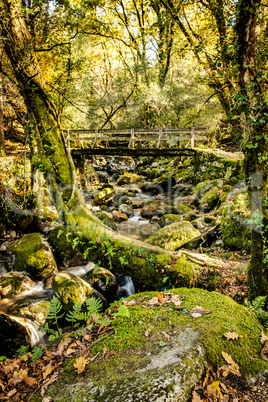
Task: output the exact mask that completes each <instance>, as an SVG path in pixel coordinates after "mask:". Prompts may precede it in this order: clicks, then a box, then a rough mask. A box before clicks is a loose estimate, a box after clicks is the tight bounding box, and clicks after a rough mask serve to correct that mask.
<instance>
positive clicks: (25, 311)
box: [8, 290, 53, 324]
mask: <svg viewBox="0 0 268 402" xmlns="http://www.w3.org/2000/svg"><path fill="white" fill-rule="evenodd" d="M52 293H53V292H52V291H51V290H50V291H47V295H46V294H44V295H43V296H42V297H41V296H36V297H35V296H33V295H32V296H31V295H30V296H28V297H26V298H25V299H23V300H18V301H15V303H14V304H13V305H12V306H11V307H10V308H9V310H8V314H11V315H16V316H19V317H23V318H27V319H30V320H33V321H35V322H38V324H44V323H45V321H46V317H47V314H48V310H49V305H50V298H51V296H52Z"/></svg>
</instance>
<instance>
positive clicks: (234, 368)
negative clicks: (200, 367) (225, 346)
mask: <svg viewBox="0 0 268 402" xmlns="http://www.w3.org/2000/svg"><path fill="white" fill-rule="evenodd" d="M221 353H222V356H223V358H224V360H225V361H226V362H227V363H228V364H229V366H223V367H222V369H223V370H224V371H223V373H222V375H223V376H224V377H226V376H227V375H228V374H229V372H231V373H232V374H235V375H237V376H240V375H241V374H240V372H239V366H238V364H236V363H235V362H234V361H233V359H232V356H230V355H228V353H225V352H221Z"/></svg>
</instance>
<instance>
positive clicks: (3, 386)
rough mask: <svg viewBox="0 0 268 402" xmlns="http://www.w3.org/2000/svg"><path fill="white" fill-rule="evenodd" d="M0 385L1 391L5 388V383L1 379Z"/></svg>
mask: <svg viewBox="0 0 268 402" xmlns="http://www.w3.org/2000/svg"><path fill="white" fill-rule="evenodd" d="M0 387H1V388H2V391H4V390H5V389H6V384H5V383H4V382H3V381H2V380H0Z"/></svg>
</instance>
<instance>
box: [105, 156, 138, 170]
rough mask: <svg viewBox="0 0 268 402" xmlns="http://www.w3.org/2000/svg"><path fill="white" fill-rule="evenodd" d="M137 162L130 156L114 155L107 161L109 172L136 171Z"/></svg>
mask: <svg viewBox="0 0 268 402" xmlns="http://www.w3.org/2000/svg"><path fill="white" fill-rule="evenodd" d="M134 170H135V162H134V160H133V159H132V158H131V157H130V156H113V157H112V158H111V159H110V161H109V162H108V163H107V171H108V172H109V173H120V174H123V173H124V172H134Z"/></svg>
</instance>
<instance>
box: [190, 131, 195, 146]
mask: <svg viewBox="0 0 268 402" xmlns="http://www.w3.org/2000/svg"><path fill="white" fill-rule="evenodd" d="M194 137H195V132H194V127H192V128H191V148H194V146H195V138H194Z"/></svg>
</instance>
